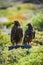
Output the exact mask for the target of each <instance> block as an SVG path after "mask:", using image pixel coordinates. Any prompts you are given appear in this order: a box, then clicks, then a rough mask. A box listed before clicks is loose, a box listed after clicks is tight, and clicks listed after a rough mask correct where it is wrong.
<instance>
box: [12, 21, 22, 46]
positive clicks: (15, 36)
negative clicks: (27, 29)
mask: <svg viewBox="0 0 43 65" xmlns="http://www.w3.org/2000/svg"><path fill="white" fill-rule="evenodd" d="M22 37H23V30H22V28H21V26H20V24H19V22H18V21H14V26H13V28H12V30H11V42H12V44H13V45H14V44H16V45H17V44H18V43H19V42H20V41H21V40H22Z"/></svg>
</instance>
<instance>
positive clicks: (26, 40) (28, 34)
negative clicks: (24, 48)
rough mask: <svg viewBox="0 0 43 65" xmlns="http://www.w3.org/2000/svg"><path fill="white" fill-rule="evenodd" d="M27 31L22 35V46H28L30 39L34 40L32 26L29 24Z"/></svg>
mask: <svg viewBox="0 0 43 65" xmlns="http://www.w3.org/2000/svg"><path fill="white" fill-rule="evenodd" d="M27 26H28V29H27V30H26V31H25V34H24V40H23V44H27V43H28V44H29V42H31V41H32V39H34V38H35V31H34V30H33V27H32V25H31V24H30V23H29V24H27Z"/></svg>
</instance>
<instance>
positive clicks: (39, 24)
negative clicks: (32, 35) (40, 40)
mask: <svg viewBox="0 0 43 65" xmlns="http://www.w3.org/2000/svg"><path fill="white" fill-rule="evenodd" d="M32 24H33V26H34V28H35V29H37V30H40V31H41V30H43V13H40V14H38V15H36V16H35V17H33V18H32Z"/></svg>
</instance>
